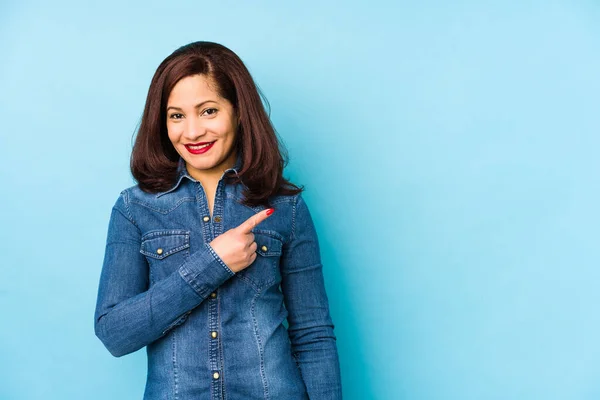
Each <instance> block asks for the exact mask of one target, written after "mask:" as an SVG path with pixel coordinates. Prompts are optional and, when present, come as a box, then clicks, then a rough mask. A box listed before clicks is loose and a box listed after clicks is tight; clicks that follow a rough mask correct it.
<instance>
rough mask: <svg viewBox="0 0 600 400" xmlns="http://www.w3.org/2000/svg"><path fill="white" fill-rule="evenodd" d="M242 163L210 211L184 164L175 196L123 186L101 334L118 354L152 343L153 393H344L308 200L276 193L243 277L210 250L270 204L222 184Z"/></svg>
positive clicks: (98, 313)
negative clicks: (254, 203) (245, 199)
mask: <svg viewBox="0 0 600 400" xmlns="http://www.w3.org/2000/svg"><path fill="white" fill-rule="evenodd" d="M240 162H241V159H240V158H239V157H238V159H237V163H236V165H235V167H234V168H230V169H228V170H227V171H225V172H224V174H223V176H222V177H221V180H220V181H219V183H218V186H217V191H216V195H215V199H214V208H213V214H214V215H213V217H212V218H211V217H210V213H209V209H208V203H207V199H206V195H205V192H204V189H203V187H202V185H201V183H200V182H199V181H197V180H195V179H194V178H192V177H191V176H190V175H189V174H188V172H187V169H186V168H185V163H184V161H183V159H180V162H179V168H178V174H179V176H178V180H177V183H176V184H175V185H174V186H173V187H172V188H171V189H169V190H168V191H166V192H161V193H158V194H149V193H145V192H143V191H141V190H140V189H139V187H138V186H137V185H136V186H132V187H130V188H127V189H125V190H123V191H122V192H121V193H120V195H119V197H118V198H117V200H116V203H115V204H114V207H113V208H112V213H111V216H110V221H109V225H108V234H107V240H106V249H105V255H104V262H103V266H102V272H101V274H100V281H99V287H98V297H97V303H96V310H95V315H94V328H95V333H96V335H97V336H98V338H99V339H100V340H101V341H102V343H103V344H104V345H105V346H106V348H107V349H108V350H109V351H110V353H111V354H112V355H114V356H115V357H120V356H123V355H126V354H129V353H132V352H134V351H137V350H139V349H141V348H142V347H144V346H146V353H147V357H148V375H147V381H146V386H145V391H144V399H161V400H163V399H183V400H187V399H229V400H238V399H244V400H246V399H289V400H294V399H308V398H310V399H341V398H342V390H341V377H340V367H339V361H338V353H337V347H336V337H335V335H334V324H333V322H332V319H331V316H330V313H329V305H328V299H327V295H326V292H325V285H324V280H323V273H322V264H321V257H320V250H319V242H318V239H317V233H316V231H315V227H314V224H313V220H312V219H311V215H310V212H309V209H308V207H307V204H306V202H305V201H304V199H303V198H302V195H301V194H299V195H296V196H274V197H273V198H272V205H273V207H274V208H275V212H274V213H273V214H272V215H271V216H269V217H268V218H267V219H266V220H264V221H262V222H261V223H260V224H258V225H257V226H256V227H255V228H254V229H253V233H254V235H255V241H256V243H257V245H258V248H257V253H258V254H257V257H256V260H255V261H254V262H253V263H252V264H251V265H249V266H248V267H247V268H245V269H243V270H241V271H239V272H237V273H234V272H233V271H231V270H230V269H229V267H228V266H227V265H226V264H225V263H224V262H223V260H222V259H221V258H220V257H219V256H218V255H217V253H216V252H215V251H214V250H213V248H212V247H211V246H210V245H209V242H210V241H211V240H212V239H214V238H215V237H216V236H218V235H220V234H221V233H223V232H225V231H226V230H228V229H231V228H234V227H236V226H238V225H239V224H240V223H242V222H243V221H245V220H246V219H248V218H249V217H250V216H252V215H254V214H255V213H258V212H260V211H261V210H263V209H264V207H262V206H258V207H248V206H245V205H242V204H240V200H241V199H242V189H243V187H242V185H240V184H226V183H225V181H224V180H223V177H224V176H225V174H227V173H235V174H237V173H238V172H239V168H240ZM286 318H287V322H288V325H289V327H288V328H287V329H286V327H285V326H284V325H283V322H284V320H285V319H286Z"/></svg>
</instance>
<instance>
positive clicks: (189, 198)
mask: <svg viewBox="0 0 600 400" xmlns="http://www.w3.org/2000/svg"><path fill="white" fill-rule="evenodd" d="M188 201H189V202H194V201H196V198H194V197H183V198H181V199H179V201H178V202H177V203H175V205H174V206H173V207H171V208H169V209H166V210H165V209H161V208H156V207H152V206H150V205H149V204H147V203H144V202H141V201H139V200H134V199H132V200H131V202H132V203H135V204H139V205H140V206H142V207H146V208H148V209H150V210H152V211H156V212H158V213H161V214H168V213H170V212H171V211H173V210H174V209H176V208H177V207H179V206H180V205H181V204H183V203H184V202H188Z"/></svg>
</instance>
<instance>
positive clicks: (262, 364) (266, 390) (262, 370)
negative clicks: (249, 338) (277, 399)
mask: <svg viewBox="0 0 600 400" xmlns="http://www.w3.org/2000/svg"><path fill="white" fill-rule="evenodd" d="M259 295H260V292H258V293H257V294H256V295H255V296H254V297H253V298H252V307H251V312H252V321H253V323H254V337H255V338H256V343H257V345H258V354H259V356H260V377H261V380H262V383H263V389H264V393H265V400H269V398H270V397H269V388H268V385H267V377H266V374H265V362H264V353H263V348H262V343H261V341H260V335H259V332H258V323H257V321H256V313H255V312H254V306H255V304H256V299H257V297H258V296H259Z"/></svg>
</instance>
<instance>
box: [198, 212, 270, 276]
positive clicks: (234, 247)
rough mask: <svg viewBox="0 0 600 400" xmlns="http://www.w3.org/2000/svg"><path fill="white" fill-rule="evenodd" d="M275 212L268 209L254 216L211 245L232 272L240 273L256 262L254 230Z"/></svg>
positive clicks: (213, 241)
mask: <svg viewBox="0 0 600 400" xmlns="http://www.w3.org/2000/svg"><path fill="white" fill-rule="evenodd" d="M273 211H275V209H273V208H268V209H266V210H264V211H261V212H260V213H258V214H255V215H253V216H251V217H250V218H248V219H247V220H246V221H244V222H242V223H241V224H240V225H238V226H237V227H235V228H232V229H230V230H228V231H226V232H224V233H222V234H221V235H219V236H217V237H216V238H214V239H213V240H212V241H211V242H210V243H209V244H210V246H211V247H212V248H213V250H214V251H215V252H216V253H217V255H218V256H219V257H221V260H223V262H224V263H225V264H226V265H227V266H228V267H229V269H230V270H232V271H233V272H239V271H241V270H243V269H244V268H246V267H247V266H249V265H250V264H252V263H253V262H254V259H255V258H256V248H257V244H256V242H255V241H254V233H252V229H254V227H255V226H256V225H258V224H259V223H261V222H262V221H264V220H265V219H267V217H269V215H271V214H272V213H273Z"/></svg>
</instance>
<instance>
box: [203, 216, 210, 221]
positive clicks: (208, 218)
mask: <svg viewBox="0 0 600 400" xmlns="http://www.w3.org/2000/svg"><path fill="white" fill-rule="evenodd" d="M202 220H203V221H204V222H208V221H209V220H210V217H209V216H208V215H207V216H205V217H204V218H202Z"/></svg>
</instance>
